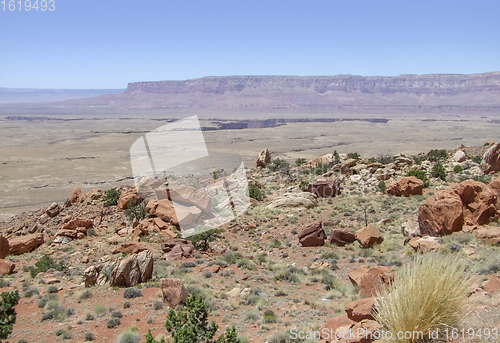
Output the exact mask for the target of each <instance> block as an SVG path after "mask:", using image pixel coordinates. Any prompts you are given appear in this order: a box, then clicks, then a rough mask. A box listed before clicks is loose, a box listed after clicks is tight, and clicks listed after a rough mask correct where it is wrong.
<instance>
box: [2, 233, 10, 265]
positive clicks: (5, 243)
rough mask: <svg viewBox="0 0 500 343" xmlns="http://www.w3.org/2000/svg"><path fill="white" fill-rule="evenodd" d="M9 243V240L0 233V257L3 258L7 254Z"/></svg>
mask: <svg viewBox="0 0 500 343" xmlns="http://www.w3.org/2000/svg"><path fill="white" fill-rule="evenodd" d="M9 250H10V245H9V240H8V239H7V238H5V237H4V236H2V235H0V259H4V258H6V257H7V255H8V254H9Z"/></svg>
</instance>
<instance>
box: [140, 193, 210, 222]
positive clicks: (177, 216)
mask: <svg viewBox="0 0 500 343" xmlns="http://www.w3.org/2000/svg"><path fill="white" fill-rule="evenodd" d="M146 212H147V213H149V214H151V215H152V216H156V217H159V218H161V219H162V220H164V221H168V222H170V223H172V224H174V225H189V224H191V223H193V222H194V221H195V220H196V219H197V218H198V217H199V216H200V215H201V210H200V209H199V208H198V207H196V206H189V207H186V206H182V205H180V204H176V205H175V208H174V204H173V203H172V201H170V200H168V199H163V200H151V201H149V202H148V204H147V205H146Z"/></svg>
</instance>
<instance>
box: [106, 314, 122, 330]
mask: <svg viewBox="0 0 500 343" xmlns="http://www.w3.org/2000/svg"><path fill="white" fill-rule="evenodd" d="M106 326H107V327H108V329H114V328H117V327H118V326H120V318H116V317H113V318H111V319H110V320H108V322H107V323H106Z"/></svg>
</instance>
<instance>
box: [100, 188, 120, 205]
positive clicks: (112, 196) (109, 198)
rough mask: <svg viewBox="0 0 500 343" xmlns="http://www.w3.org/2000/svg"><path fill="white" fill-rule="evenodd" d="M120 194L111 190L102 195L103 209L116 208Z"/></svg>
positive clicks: (115, 190) (114, 189)
mask: <svg viewBox="0 0 500 343" xmlns="http://www.w3.org/2000/svg"><path fill="white" fill-rule="evenodd" d="M120 194H121V192H120V191H119V190H117V189H116V188H111V189H108V190H107V191H106V194H104V197H103V199H104V207H109V206H116V204H118V199H119V198H120Z"/></svg>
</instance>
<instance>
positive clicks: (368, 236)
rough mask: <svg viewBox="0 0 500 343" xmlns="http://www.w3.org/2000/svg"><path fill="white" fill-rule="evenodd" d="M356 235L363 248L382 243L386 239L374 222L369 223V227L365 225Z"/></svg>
mask: <svg viewBox="0 0 500 343" xmlns="http://www.w3.org/2000/svg"><path fill="white" fill-rule="evenodd" d="M355 237H356V240H357V241H358V242H359V244H360V245H361V247H362V248H370V247H372V246H373V245H374V244H380V243H382V242H383V241H384V237H382V233H381V232H380V230H379V229H378V228H377V227H376V226H375V225H373V224H368V226H367V227H364V228H362V229H359V230H358V231H356V236H355Z"/></svg>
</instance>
